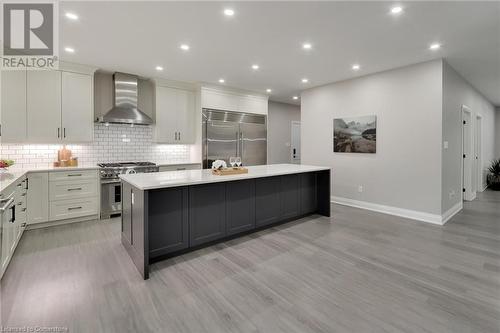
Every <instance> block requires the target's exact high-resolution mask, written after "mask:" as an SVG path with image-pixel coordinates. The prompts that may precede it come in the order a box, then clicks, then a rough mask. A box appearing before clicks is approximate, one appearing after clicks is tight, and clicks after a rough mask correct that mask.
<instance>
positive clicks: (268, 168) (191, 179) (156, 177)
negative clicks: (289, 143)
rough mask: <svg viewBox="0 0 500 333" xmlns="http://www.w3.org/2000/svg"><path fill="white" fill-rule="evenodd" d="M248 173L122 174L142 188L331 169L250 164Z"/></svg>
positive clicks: (174, 172)
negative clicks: (222, 174)
mask: <svg viewBox="0 0 500 333" xmlns="http://www.w3.org/2000/svg"><path fill="white" fill-rule="evenodd" d="M247 168H248V173H246V174H238V175H228V176H217V175H212V170H210V169H205V170H181V171H167V172H154V173H138V174H128V175H120V178H121V179H122V181H125V182H127V183H129V184H131V185H132V186H134V187H137V188H138V189H140V190H152V189H158V188H167V187H177V186H187V185H199V184H209V183H217V182H228V181H232V180H242V179H252V178H262V177H272V176H280V175H288V174H294V173H304V172H313V171H321V170H330V168H329V167H322V166H313V165H301V164H270V165H258V166H249V167H247Z"/></svg>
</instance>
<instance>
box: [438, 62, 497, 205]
mask: <svg viewBox="0 0 500 333" xmlns="http://www.w3.org/2000/svg"><path fill="white" fill-rule="evenodd" d="M443 87H444V90H443V141H448V142H449V148H448V149H443V169H442V184H443V185H442V202H443V207H442V212H446V211H447V210H448V209H450V208H452V207H453V206H454V205H456V204H457V203H459V202H460V201H461V199H462V198H461V194H460V193H461V190H462V113H461V112H462V111H461V110H462V105H466V106H467V107H469V108H470V109H471V110H472V113H473V115H472V120H473V123H472V128H474V127H475V119H476V115H478V114H479V115H481V117H482V119H483V120H482V164H483V170H484V176H483V185H482V187H483V188H484V186H485V185H486V168H487V167H488V166H489V164H490V162H491V160H492V159H493V158H494V157H495V108H494V106H493V105H492V104H491V103H490V102H489V101H488V100H487V99H486V98H484V97H483V96H482V95H481V94H480V93H479V92H478V91H477V90H475V89H474V88H473V87H472V86H471V85H470V84H469V83H467V82H466V81H465V80H464V79H463V78H462V77H461V76H460V75H459V74H458V73H457V72H456V71H455V70H454V69H453V68H452V67H451V66H450V65H448V64H447V63H446V62H444V63H443ZM452 191H453V192H455V193H456V195H455V196H453V197H452V196H451V195H450V192H452Z"/></svg>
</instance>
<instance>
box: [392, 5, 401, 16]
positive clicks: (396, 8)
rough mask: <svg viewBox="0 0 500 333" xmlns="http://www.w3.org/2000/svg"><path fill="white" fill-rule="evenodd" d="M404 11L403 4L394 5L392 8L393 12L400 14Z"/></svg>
mask: <svg viewBox="0 0 500 333" xmlns="http://www.w3.org/2000/svg"><path fill="white" fill-rule="evenodd" d="M402 12H403V7H401V6H394V7H392V8H391V14H400V13H402Z"/></svg>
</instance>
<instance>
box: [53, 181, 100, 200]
mask: <svg viewBox="0 0 500 333" xmlns="http://www.w3.org/2000/svg"><path fill="white" fill-rule="evenodd" d="M49 193H50V196H49V199H50V201H56V200H65V199H78V198H86V197H96V196H97V187H96V182H95V180H85V179H83V180H70V181H51V182H50V184H49Z"/></svg>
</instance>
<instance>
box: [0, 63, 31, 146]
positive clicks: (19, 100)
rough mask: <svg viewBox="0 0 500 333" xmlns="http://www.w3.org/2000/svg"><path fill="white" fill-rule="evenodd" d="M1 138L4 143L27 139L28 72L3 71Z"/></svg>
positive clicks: (0, 112) (0, 113)
mask: <svg viewBox="0 0 500 333" xmlns="http://www.w3.org/2000/svg"><path fill="white" fill-rule="evenodd" d="M1 75H2V92H1V100H2V110H1V111H0V115H1V123H0V124H1V128H0V135H1V136H0V137H1V139H2V141H4V142H23V141H24V140H25V139H26V71H21V70H16V71H2V73H1Z"/></svg>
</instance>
